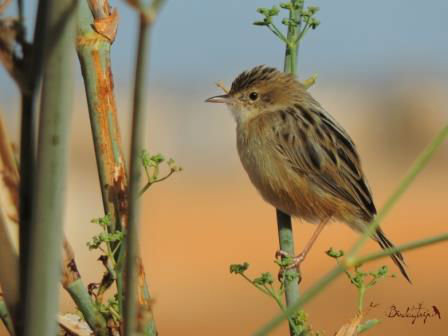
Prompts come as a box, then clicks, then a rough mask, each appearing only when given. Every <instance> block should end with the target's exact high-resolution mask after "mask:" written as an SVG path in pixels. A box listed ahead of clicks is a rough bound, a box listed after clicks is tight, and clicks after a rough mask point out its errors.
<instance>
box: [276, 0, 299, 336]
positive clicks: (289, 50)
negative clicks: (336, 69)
mask: <svg viewBox="0 0 448 336" xmlns="http://www.w3.org/2000/svg"><path fill="white" fill-rule="evenodd" d="M291 3H292V6H291V9H290V11H289V20H290V21H295V22H298V20H299V18H300V15H299V13H300V10H301V8H300V7H299V1H297V0H292V1H291ZM302 6H303V4H302ZM298 29H300V22H299V23H298V24H297V25H292V24H290V25H289V26H288V33H287V37H286V39H287V42H286V50H285V62H284V71H285V72H288V73H291V74H293V75H296V76H297V53H298V47H299V43H298V42H297V41H296V36H297V30H298ZM276 211H277V227H278V237H279V243H280V250H282V251H284V252H286V253H288V254H290V255H294V254H295V248H294V236H293V231H292V223H291V217H290V216H289V215H287V214H285V213H283V212H282V211H281V210H279V209H276ZM287 279H292V280H289V281H288V280H287ZM299 279H300V274H298V272H297V270H295V269H290V270H286V271H285V274H284V289H285V297H286V305H287V307H290V306H292V305H293V304H294V303H295V302H297V301H298V300H299V297H300V294H299V284H298V281H299ZM294 329H295V326H294V324H293V323H291V322H290V323H289V331H290V334H291V335H294V333H295V330H294Z"/></svg>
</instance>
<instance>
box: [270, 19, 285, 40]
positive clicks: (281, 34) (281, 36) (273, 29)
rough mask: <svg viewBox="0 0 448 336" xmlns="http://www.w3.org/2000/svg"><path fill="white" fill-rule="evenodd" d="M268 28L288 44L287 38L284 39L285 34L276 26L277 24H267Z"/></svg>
mask: <svg viewBox="0 0 448 336" xmlns="http://www.w3.org/2000/svg"><path fill="white" fill-rule="evenodd" d="M267 27H268V28H269V30H270V31H271V32H273V33H274V35H276V36H277V37H278V38H279V39H280V40H282V41H283V42H284V43H285V44H288V40H287V39H286V37H285V35H283V33H282V32H281V31H280V30H279V29H278V28H277V26H276V25H275V24H273V23H271V24H269V25H267Z"/></svg>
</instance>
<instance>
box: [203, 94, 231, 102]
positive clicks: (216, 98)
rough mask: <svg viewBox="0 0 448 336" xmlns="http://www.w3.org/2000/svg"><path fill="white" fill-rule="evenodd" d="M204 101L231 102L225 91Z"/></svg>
mask: <svg viewBox="0 0 448 336" xmlns="http://www.w3.org/2000/svg"><path fill="white" fill-rule="evenodd" d="M205 102H206V103H226V104H229V103H230V102H231V98H230V96H229V95H228V94H227V93H226V94H223V95H220V96H213V97H210V98H209V99H207V100H206V101H205Z"/></svg>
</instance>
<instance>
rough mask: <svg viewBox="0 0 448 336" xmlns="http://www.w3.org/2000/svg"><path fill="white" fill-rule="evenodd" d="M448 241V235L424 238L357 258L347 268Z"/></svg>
mask: <svg viewBox="0 0 448 336" xmlns="http://www.w3.org/2000/svg"><path fill="white" fill-rule="evenodd" d="M446 240H448V233H444V234H441V235H438V236H434V237H429V238H424V239H420V240H416V241H412V242H409V243H405V244H401V245H398V246H395V247H393V248H387V249H385V250H381V251H378V252H374V253H371V254H368V255H366V256H362V257H356V258H355V259H354V260H353V262H354V264H352V263H347V265H346V268H349V267H352V266H355V265H361V264H364V263H367V262H370V261H373V260H377V259H381V258H385V257H389V256H391V255H392V254H395V253H397V252H404V251H409V250H415V249H418V248H420V247H424V246H428V245H433V244H437V243H440V242H443V241H446Z"/></svg>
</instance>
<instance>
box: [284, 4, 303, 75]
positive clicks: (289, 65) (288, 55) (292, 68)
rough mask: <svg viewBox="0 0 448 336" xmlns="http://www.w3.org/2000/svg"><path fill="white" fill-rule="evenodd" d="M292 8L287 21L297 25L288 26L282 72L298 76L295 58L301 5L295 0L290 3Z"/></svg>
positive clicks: (297, 50)
mask: <svg viewBox="0 0 448 336" xmlns="http://www.w3.org/2000/svg"><path fill="white" fill-rule="evenodd" d="M291 3H292V6H293V8H292V9H291V10H290V11H289V20H290V21H293V22H297V25H294V24H293V25H289V26H288V35H287V36H286V40H287V42H288V43H287V44H286V50H285V63H284V67H283V71H285V72H288V73H292V74H294V75H296V76H297V75H298V68H297V57H298V53H299V42H300V41H298V37H299V32H300V27H301V22H300V11H301V9H302V7H303V3H301V4H300V2H299V1H297V0H292V1H291Z"/></svg>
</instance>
